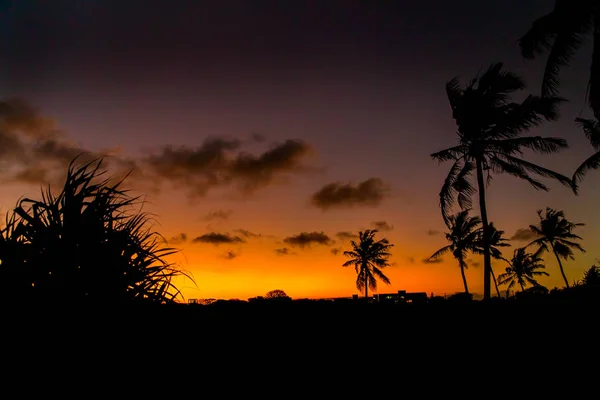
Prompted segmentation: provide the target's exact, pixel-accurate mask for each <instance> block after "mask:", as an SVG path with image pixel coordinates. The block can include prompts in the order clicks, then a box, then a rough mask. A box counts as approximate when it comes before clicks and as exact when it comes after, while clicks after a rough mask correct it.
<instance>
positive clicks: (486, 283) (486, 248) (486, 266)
mask: <svg viewBox="0 0 600 400" xmlns="http://www.w3.org/2000/svg"><path fill="white" fill-rule="evenodd" d="M476 165H477V186H478V193H479V213H480V214H481V223H482V225H483V299H484V300H489V299H490V283H491V282H490V275H491V273H490V271H491V270H492V259H491V257H490V235H489V234H488V232H489V223H488V216H487V209H486V207H485V182H484V180H483V165H482V160H480V159H478V160H476Z"/></svg>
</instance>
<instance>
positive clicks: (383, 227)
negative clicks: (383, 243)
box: [371, 221, 394, 232]
mask: <svg viewBox="0 0 600 400" xmlns="http://www.w3.org/2000/svg"><path fill="white" fill-rule="evenodd" d="M371 225H373V226H374V227H375V229H377V230H378V231H381V232H389V231H391V230H393V229H394V226H393V225H390V224H388V223H387V222H385V221H373V222H371Z"/></svg>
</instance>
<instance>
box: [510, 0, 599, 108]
mask: <svg viewBox="0 0 600 400" xmlns="http://www.w3.org/2000/svg"><path fill="white" fill-rule="evenodd" d="M586 36H591V37H592V43H593V50H592V65H591V68H590V78H589V81H588V89H587V94H586V97H587V99H586V100H587V102H588V103H589V105H590V107H591V108H592V110H593V112H594V115H595V116H596V119H600V2H598V0H556V1H555V2H554V9H553V10H552V11H551V12H550V13H549V14H546V15H544V16H543V17H541V18H539V19H537V20H536V21H534V22H533V24H532V26H531V29H529V31H528V32H527V33H526V34H525V35H523V37H521V39H520V40H519V45H520V47H521V53H522V54H523V56H524V57H525V58H528V59H534V58H535V57H536V56H538V55H542V54H545V53H546V52H548V53H549V54H548V59H547V61H546V68H545V71H544V78H543V81H542V96H553V95H556V94H557V92H558V87H559V79H558V74H559V72H560V69H561V68H562V67H565V66H567V65H568V64H569V63H570V61H571V59H572V57H573V55H574V54H575V53H576V52H577V50H579V48H580V47H581V45H582V44H583V40H584V38H585V37H586Z"/></svg>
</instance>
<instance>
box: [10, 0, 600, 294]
mask: <svg viewBox="0 0 600 400" xmlns="http://www.w3.org/2000/svg"><path fill="white" fill-rule="evenodd" d="M553 3H554V2H553V1H552V0H547V1H541V0H540V1H534V0H520V1H513V2H507V1H501V0H487V1H475V0H463V1H458V0H457V1H453V2H448V1H445V0H422V1H419V2H414V1H399V0H397V1H392V0H379V1H375V0H374V1H366V0H363V1H358V0H345V1H341V0H339V1H338V0H322V1H310V0H305V1H300V0H291V1H269V0H255V1H243V0H219V1H209V0H207V1H191V0H178V1H166V0H144V1H141V0H127V1H123V0H120V1H113V0H71V1H63V0H54V1H41V0H39V1H30V0H20V1H6V0H0V55H1V56H0V60H1V61H0V101H2V102H4V104H11V106H12V108H11V109H12V110H19V112H18V113H17V114H18V115H16V116H13V119H12V120H11V119H10V118H8V117H6V115H5V117H4V119H5V120H4V121H3V123H4V126H3V129H4V130H3V132H2V134H1V135H0V141H2V143H3V146H2V148H1V149H0V156H1V157H0V180H1V181H2V191H1V192H0V211H2V212H7V211H9V210H11V208H12V207H13V206H14V204H15V203H16V201H17V200H18V199H19V198H20V197H21V196H24V195H25V196H29V197H36V196H37V197H39V193H40V187H41V184H45V183H52V182H57V179H58V177H59V176H60V173H62V172H64V170H65V168H66V167H65V166H66V164H67V163H68V162H69V161H70V159H71V158H72V157H73V156H75V155H76V154H79V153H80V152H82V151H86V152H89V153H90V154H107V155H108V157H107V161H108V165H109V168H112V171H113V172H114V173H115V174H117V173H119V172H120V171H123V170H124V169H125V170H127V169H133V171H134V173H132V175H131V176H130V177H129V178H128V181H126V183H127V184H128V185H129V187H130V188H131V189H132V190H134V191H135V193H140V194H142V195H144V196H145V197H144V198H145V199H146V204H145V208H144V209H145V210H146V211H149V212H152V213H154V214H155V218H156V221H157V222H156V224H157V225H156V230H157V231H159V232H160V233H161V234H162V235H163V236H164V237H165V238H166V240H167V242H168V244H169V245H173V246H175V247H177V248H178V249H181V252H180V253H178V254H177V255H175V256H173V259H172V260H173V262H176V263H177V264H178V265H180V266H181V268H183V269H185V270H186V271H188V272H189V273H190V275H191V276H193V278H194V280H195V283H194V282H191V281H190V280H187V279H180V280H178V281H177V282H176V283H177V286H178V287H179V288H180V289H181V291H182V293H183V295H184V296H185V298H186V299H189V298H224V299H230V298H238V299H247V298H249V297H254V296H260V295H264V294H265V293H266V292H268V291H269V290H273V289H281V290H284V291H285V292H286V293H287V294H288V295H290V296H291V297H293V298H306V297H309V298H325V297H338V296H351V295H352V294H357V293H358V291H357V289H356V287H355V281H356V274H355V272H354V269H353V268H343V267H342V264H343V263H344V262H345V261H346V258H345V257H344V255H343V251H345V250H349V246H350V240H352V238H353V237H355V236H356V235H357V233H358V232H359V231H360V230H364V229H378V231H379V232H378V233H377V236H376V238H384V237H385V238H387V239H388V240H389V241H390V242H391V243H392V244H393V245H394V246H393V248H392V249H391V250H392V251H391V252H392V256H391V258H390V264H391V265H390V266H389V267H387V268H386V269H385V270H384V271H385V273H386V275H387V276H388V277H389V278H390V280H391V284H390V285H385V284H382V283H380V285H379V287H378V290H377V292H378V293H392V292H396V291H397V290H407V291H423V292H427V293H434V294H436V295H448V294H452V293H455V292H459V291H462V290H463V285H462V279H461V275H460V270H459V268H458V265H457V263H456V261H455V260H453V259H452V258H451V257H450V256H447V257H445V258H444V259H442V260H441V261H440V262H438V263H427V262H425V261H424V260H425V259H427V258H428V257H429V256H431V255H432V254H433V253H434V252H435V251H436V250H438V249H439V248H441V247H442V246H444V245H446V243H447V242H446V239H445V237H444V234H443V233H444V231H445V229H446V227H445V225H444V222H443V220H442V218H441V214H440V210H439V206H438V193H439V190H440V188H441V185H442V183H443V180H444V178H445V176H446V174H447V172H448V170H449V168H450V165H448V164H439V165H438V163H437V162H436V161H434V160H432V158H431V153H433V152H436V151H438V150H442V149H444V148H447V147H450V146H452V145H453V144H454V143H455V142H456V139H457V136H456V126H455V123H454V121H453V120H452V116H451V112H450V108H449V105H448V100H447V98H446V93H445V83H446V82H447V81H449V80H450V79H452V78H453V77H455V76H458V77H460V79H461V82H463V83H465V82H467V81H468V80H469V79H471V78H472V77H474V76H475V75H477V73H478V72H480V71H483V70H484V69H485V68H487V67H488V66H489V65H490V64H492V63H495V62H503V63H504V66H505V68H506V69H508V70H510V71H512V72H515V73H517V74H518V75H520V76H522V77H523V78H524V79H525V81H526V83H527V89H526V91H525V92H524V93H523V94H521V96H524V95H526V94H529V93H534V94H538V93H539V90H540V89H539V88H540V82H541V76H542V73H543V66H544V58H541V59H539V60H533V61H531V60H525V59H524V58H523V57H522V56H521V54H520V52H519V47H518V39H519V37H520V36H522V35H523V34H524V33H525V32H526V31H527V30H528V29H529V27H530V26H531V23H532V21H534V20H535V19H536V18H537V17H540V16H542V15H543V14H545V13H547V12H549V11H551V10H552V6H553ZM590 63H591V48H590V46H588V45H585V46H584V47H583V48H582V49H581V51H580V52H579V53H578V54H577V55H576V57H575V59H574V60H573V62H572V64H571V65H570V66H569V67H568V68H566V69H564V70H563V71H562V73H561V75H560V77H561V85H562V86H561V95H562V96H563V97H566V98H567V99H569V102H568V103H566V104H564V105H563V106H561V109H560V112H561V116H560V118H559V120H558V121H557V122H553V123H551V124H550V123H548V124H545V125H543V126H541V127H538V128H535V129H534V130H532V132H531V134H535V135H543V136H559V137H563V138H565V139H567V141H568V143H569V145H570V148H569V149H568V150H566V151H563V152H561V153H560V154H554V155H544V156H539V155H530V154H526V156H527V157H529V158H528V159H529V160H531V161H535V162H538V163H540V164H542V165H543V166H545V167H548V168H551V169H554V170H556V171H558V172H561V173H563V174H565V175H567V176H571V175H572V173H573V172H574V171H575V169H576V168H577V167H578V166H579V164H580V163H581V162H582V161H583V160H584V159H585V158H587V157H588V156H589V155H591V154H592V153H593V149H592V148H591V146H590V145H589V143H588V142H587V141H586V139H585V137H584V135H583V133H582V132H581V131H580V130H579V129H578V128H577V127H576V126H575V124H574V123H573V120H574V119H575V118H576V117H578V116H588V117H589V116H590V115H588V112H587V111H586V110H585V101H584V98H585V88H586V84H587V76H588V72H589V65H590ZM515 99H516V100H518V99H519V98H518V96H516V97H515ZM598 179H600V171H598V172H596V171H592V172H591V173H589V174H588V175H587V176H586V178H585V179H584V181H583V183H582V185H581V188H580V193H579V195H577V196H576V195H574V194H573V193H572V192H571V191H570V190H569V189H567V188H565V187H563V186H561V185H560V184H558V183H554V182H547V181H545V182H547V183H548V185H549V187H550V191H549V192H540V191H536V190H535V189H534V188H533V187H531V186H529V184H527V183H526V182H522V181H519V180H517V179H516V178H512V177H507V176H496V177H495V178H494V179H493V180H492V182H491V184H490V186H489V187H488V191H487V193H488V214H489V218H490V220H491V221H493V222H494V224H495V225H496V226H497V227H498V228H499V229H501V230H504V231H505V235H506V237H508V238H513V237H514V239H513V240H511V241H510V243H511V244H512V248H508V250H506V253H505V254H506V255H507V256H509V257H510V256H511V255H512V251H513V249H515V248H517V247H520V246H523V245H525V244H527V243H528V242H529V241H530V238H528V237H526V235H525V236H524V235H523V234H522V233H523V231H522V230H523V229H526V228H528V226H529V225H530V224H536V223H537V221H538V217H537V214H536V211H537V210H539V209H543V208H545V207H552V208H554V209H558V210H563V211H564V212H565V215H566V217H567V218H568V219H569V220H572V221H574V222H582V223H585V226H582V227H579V228H578V230H577V232H576V233H578V234H579V235H580V236H582V237H583V241H582V242H581V244H582V245H583V247H584V248H585V249H586V250H587V251H586V253H584V254H580V253H576V259H575V260H572V261H568V262H566V263H565V269H566V273H567V277H568V278H569V280H570V281H574V280H578V279H581V277H582V275H583V272H584V270H586V269H587V268H589V266H591V265H592V264H593V263H594V262H596V260H597V259H598V258H599V257H600V249H599V248H598V246H597V243H598V241H599V240H600V226H599V222H600V220H599V216H598V213H597V211H596V210H597V204H598V200H599V199H600V188H599V186H598V185H596V183H595V182H597V181H598ZM475 207H476V206H475ZM477 212H478V210H477V208H476V209H475V210H474V213H477ZM517 233H521V234H519V235H517ZM546 260H547V262H546V271H547V272H548V273H549V274H550V277H548V278H542V279H540V283H541V284H543V285H545V286H547V287H549V288H553V287H562V286H563V281H562V277H561V276H560V272H559V270H558V266H557V263H556V260H553V259H552V258H550V257H547V258H546ZM493 265H496V264H495V263H494V264H493ZM504 268H505V265H502V264H499V265H497V266H496V267H495V271H496V272H497V273H501V272H503V269H504ZM467 280H468V283H469V288H470V290H471V292H473V293H476V294H477V293H482V291H483V266H482V262H481V260H480V259H479V258H477V257H471V258H470V259H469V269H468V271H467Z"/></svg>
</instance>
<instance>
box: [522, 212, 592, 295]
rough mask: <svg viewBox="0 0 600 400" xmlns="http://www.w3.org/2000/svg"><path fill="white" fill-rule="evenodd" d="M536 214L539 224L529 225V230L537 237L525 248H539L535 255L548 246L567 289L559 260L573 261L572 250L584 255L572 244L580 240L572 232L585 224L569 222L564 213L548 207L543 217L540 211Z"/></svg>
mask: <svg viewBox="0 0 600 400" xmlns="http://www.w3.org/2000/svg"><path fill="white" fill-rule="evenodd" d="M537 214H538V216H539V218H540V223H539V224H538V225H537V226H536V225H529V229H531V231H532V232H534V233H535V234H537V235H538V236H539V237H538V238H537V239H535V240H534V241H532V242H531V243H529V244H528V245H527V246H526V247H529V246H532V245H537V246H539V249H538V251H537V252H536V254H541V253H543V252H544V251H547V250H548V246H549V247H550V249H552V252H553V253H554V256H555V257H556V260H557V261H558V266H559V268H560V273H561V274H562V277H563V279H564V280H565V285H566V287H567V288H568V287H569V281H568V280H567V276H566V275H565V271H564V269H563V265H562V262H561V261H560V259H561V257H562V258H564V259H565V260H567V259H569V258H570V259H572V260H573V259H575V257H574V256H573V249H577V250H579V251H581V252H582V253H585V250H584V249H583V247H581V245H580V244H579V243H576V242H574V240H581V237H579V236H577V235H576V234H574V233H573V230H574V229H575V228H576V227H578V226H584V225H585V224H583V223H574V222H571V221H569V220H567V219H566V218H565V214H564V212H562V211H556V210H553V209H552V208H550V207H547V208H546V211H545V213H544V215H542V210H538V212H537Z"/></svg>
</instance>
